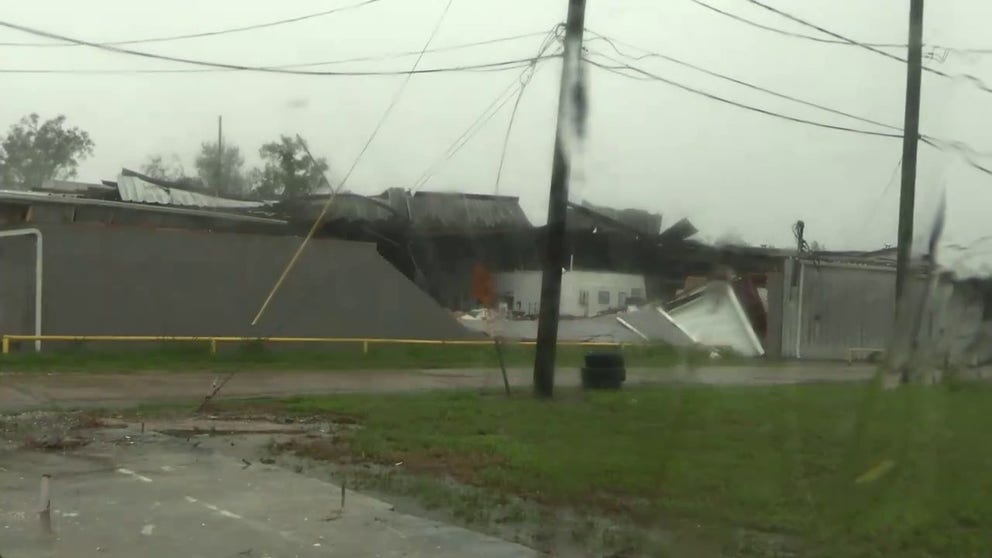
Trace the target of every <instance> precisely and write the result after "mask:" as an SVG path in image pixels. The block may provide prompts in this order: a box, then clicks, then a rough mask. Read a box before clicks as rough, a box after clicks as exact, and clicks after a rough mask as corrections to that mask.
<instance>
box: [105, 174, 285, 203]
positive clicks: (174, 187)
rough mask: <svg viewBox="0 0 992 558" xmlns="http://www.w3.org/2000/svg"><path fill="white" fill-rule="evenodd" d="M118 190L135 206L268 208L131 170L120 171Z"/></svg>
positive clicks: (121, 195)
mask: <svg viewBox="0 0 992 558" xmlns="http://www.w3.org/2000/svg"><path fill="white" fill-rule="evenodd" d="M117 191H118V193H119V194H120V198H121V201H125V202H135V203H153V204H159V205H178V206H180V207H209V208H226V209H253V208H260V207H264V206H266V205H267V204H266V203H264V202H259V201H247V200H236V199H231V198H222V197H219V196H213V195H210V194H205V193H200V192H195V191H193V190H191V189H189V188H188V187H182V186H180V185H178V184H170V183H169V182H167V181H163V180H156V179H153V178H151V177H149V176H145V175H143V174H141V173H137V172H134V171H132V170H128V169H122V170H121V174H120V177H118V179H117Z"/></svg>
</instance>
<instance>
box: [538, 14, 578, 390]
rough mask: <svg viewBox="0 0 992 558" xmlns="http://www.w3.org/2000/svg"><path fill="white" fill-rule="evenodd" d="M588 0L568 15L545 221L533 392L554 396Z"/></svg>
mask: <svg viewBox="0 0 992 558" xmlns="http://www.w3.org/2000/svg"><path fill="white" fill-rule="evenodd" d="M585 12H586V2H585V0H569V2H568V17H567V18H566V20H565V51H564V54H563V56H562V65H561V89H560V91H559V94H558V122H557V127H556V131H555V152H554V160H553V163H552V166H551V189H550V193H549V195H548V224H547V226H546V227H545V230H546V234H545V242H546V244H545V253H544V272H543V273H542V275H541V309H540V314H539V317H538V322H537V351H536V354H535V355H534V394H535V395H537V396H538V397H551V396H552V395H553V393H554V387H555V353H556V351H557V348H558V347H557V345H558V316H559V313H560V311H559V307H560V303H561V274H562V266H563V265H564V264H565V216H566V213H567V211H568V178H569V173H570V171H571V161H570V160H569V157H568V156H567V154H566V153H565V145H564V142H565V139H563V138H562V127H563V126H565V125H566V124H567V121H568V119H569V118H572V117H573V115H572V114H571V113H570V111H569V107H570V106H571V104H572V102H573V99H575V98H576V91H575V88H576V87H579V86H580V84H579V81H578V79H577V78H578V76H577V75H575V73H576V72H578V71H579V65H580V64H581V63H582V61H581V59H582V31H583V29H584V27H585Z"/></svg>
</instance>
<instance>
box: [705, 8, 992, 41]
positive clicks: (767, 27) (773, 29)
mask: <svg viewBox="0 0 992 558" xmlns="http://www.w3.org/2000/svg"><path fill="white" fill-rule="evenodd" d="M689 1H690V2H693V3H694V4H697V5H699V6H701V7H703V8H706V9H707V10H710V11H712V12H715V13H718V14H720V15H723V16H726V17H729V18H730V19H733V20H736V21H738V22H740V23H743V24H745V25H748V26H751V27H755V28H757V29H762V30H765V31H770V32H772V33H776V34H779V35H784V36H787V37H795V38H797V39H805V40H807V41H813V42H817V43H825V44H832V45H847V46H852V43H851V42H849V41H846V40H841V39H827V38H824V37H816V36H813V35H806V34H804V33H796V32H794V31H788V30H786V29H780V28H778V27H774V26H771V25H765V24H763V23H759V22H757V21H754V20H753V19H748V18H746V17H744V16H741V15H738V14H735V13H732V12H728V11H726V10H723V9H720V8H717V7H716V6H714V5H712V4H708V3H706V2H703V1H702V0H689ZM861 44H864V45H867V46H871V47H876V48H890V49H902V50H905V49H906V48H907V47H908V46H909V45H907V44H906V43H873V42H863V43H861ZM924 46H926V47H928V48H931V49H936V50H943V51H947V52H954V53H958V54H992V48H960V47H949V46H944V45H935V44H928V45H924Z"/></svg>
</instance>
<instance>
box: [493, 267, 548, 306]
mask: <svg viewBox="0 0 992 558" xmlns="http://www.w3.org/2000/svg"><path fill="white" fill-rule="evenodd" d="M496 292H497V293H499V296H500V297H502V296H503V295H507V294H509V295H512V296H513V301H514V302H513V308H511V310H512V311H514V312H517V311H519V312H524V313H526V314H534V315H536V314H537V310H538V308H540V306H541V272H540V271H509V272H505V273H497V274H496Z"/></svg>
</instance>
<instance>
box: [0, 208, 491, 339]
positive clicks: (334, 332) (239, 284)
mask: <svg viewBox="0 0 992 558" xmlns="http://www.w3.org/2000/svg"><path fill="white" fill-rule="evenodd" d="M39 228H40V229H41V231H42V234H43V237H44V250H45V253H44V258H43V259H44V272H43V275H44V289H43V302H42V308H43V321H44V329H43V332H44V333H46V334H62V335H184V336H185V335H192V336H248V337H263V336H291V337H296V336H301V337H379V338H421V339H463V338H467V337H470V336H473V335H472V334H471V333H469V332H468V331H467V330H466V329H465V328H463V327H462V326H461V325H460V324H458V323H457V321H456V320H455V319H454V318H453V317H452V316H451V315H450V314H449V313H448V312H447V311H445V310H444V309H442V308H441V307H440V306H438V305H437V304H436V303H435V302H434V301H433V300H432V299H431V298H430V297H429V296H428V295H427V294H425V293H424V292H422V291H421V290H420V289H418V288H417V287H416V286H415V285H414V284H413V283H412V282H410V281H409V280H408V279H407V278H406V277H404V276H403V275H402V274H401V273H400V272H399V271H397V270H396V269H395V268H394V267H393V266H391V265H390V264H389V263H388V262H386V261H385V260H383V259H382V258H381V257H380V256H379V255H378V253H377V252H376V249H375V246H374V245H372V244H366V243H357V242H348V241H339V240H327V239H318V240H313V241H311V242H310V244H309V245H308V246H307V248H306V250H305V251H304V252H303V254H302V255H301V257H300V259H299V261H298V262H297V265H296V267H295V269H294V270H293V271H292V273H290V274H289V276H288V277H287V279H286V281H285V282H284V283H283V285H282V288H281V289H280V291H279V292H278V293H277V294H276V296H275V297H274V299H273V301H272V303H271V305H270V306H269V309H268V311H267V312H266V314H265V316H264V317H263V318H262V320H261V322H260V323H259V324H258V325H257V326H254V327H253V326H251V325H250V323H251V320H252V318H253V317H254V315H255V313H256V312H257V311H258V308H259V306H260V305H261V304H262V302H263V301H264V300H265V297H266V295H267V294H268V292H269V289H270V288H271V287H272V285H273V284H274V283H275V281H276V279H277V278H278V276H279V274H280V273H281V271H282V269H283V267H284V266H285V265H286V263H287V261H288V260H289V258H290V257H291V255H292V254H293V251H294V250H295V249H296V248H297V246H298V245H299V242H300V239H299V238H296V237H285V236H266V235H251V234H238V233H216V232H204V231H187V230H161V229H142V228H131V227H120V228H118V227H105V226H85V225H78V224H77V225H59V224H44V225H40V226H39ZM33 246H34V244H33V239H29V238H25V239H11V238H8V239H0V283H2V284H0V327H3V332H4V333H7V332H11V333H13V332H18V333H20V332H24V333H28V332H30V330H31V329H32V328H33V318H31V312H32V308H31V296H32V293H33V291H32V290H31V289H32V288H33V265H34V259H33V258H34V252H33ZM25 316H27V319H26V318H25Z"/></svg>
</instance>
